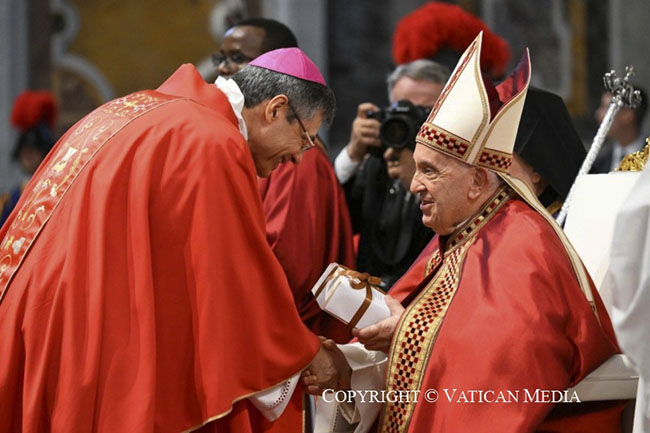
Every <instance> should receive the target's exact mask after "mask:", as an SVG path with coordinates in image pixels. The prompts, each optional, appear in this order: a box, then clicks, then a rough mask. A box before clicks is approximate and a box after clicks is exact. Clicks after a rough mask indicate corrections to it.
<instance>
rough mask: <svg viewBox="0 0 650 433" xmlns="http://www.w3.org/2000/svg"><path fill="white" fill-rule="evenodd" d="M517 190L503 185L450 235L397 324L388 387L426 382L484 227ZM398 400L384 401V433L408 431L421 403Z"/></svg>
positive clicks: (417, 386) (405, 388)
mask: <svg viewBox="0 0 650 433" xmlns="http://www.w3.org/2000/svg"><path fill="white" fill-rule="evenodd" d="M512 195H513V192H512V190H511V189H510V187H508V186H507V185H504V186H503V187H501V188H500V189H499V190H498V191H497V192H496V193H495V194H494V195H493V196H492V197H491V198H490V199H489V200H488V201H487V202H486V203H485V204H484V205H483V207H482V208H481V209H480V210H479V212H477V214H476V215H475V216H474V217H472V218H471V219H470V220H468V222H467V223H465V224H464V225H463V226H462V227H460V228H459V229H458V230H457V231H456V232H455V233H454V234H452V235H451V236H450V237H449V239H448V241H447V244H446V251H445V252H444V255H443V258H442V264H441V267H440V269H439V270H438V272H437V274H436V275H435V276H434V278H433V280H432V281H431V282H430V283H429V285H428V286H427V287H426V288H425V289H424V290H423V291H422V293H420V294H419V295H418V296H417V297H416V298H415V300H414V301H413V302H412V303H411V304H410V305H409V306H408V307H407V308H406V310H405V311H404V314H402V317H401V318H400V321H399V323H398V324H397V329H396V331H395V332H396V335H395V338H393V341H392V343H391V349H390V354H389V358H390V359H389V364H388V373H387V377H386V391H388V392H390V391H395V392H397V393H401V392H405V393H406V392H409V393H411V394H410V395H413V393H412V392H413V391H417V390H419V389H420V387H421V386H422V380H423V379H424V375H425V371H426V366H427V364H428V362H429V358H430V357H431V353H432V350H433V346H434V344H435V342H436V339H437V337H438V331H439V330H440V326H441V325H442V322H443V320H444V318H445V315H446V314H447V311H448V308H449V306H450V305H451V302H452V300H453V298H454V296H455V294H456V291H457V289H458V286H459V284H460V279H461V271H462V265H463V262H464V260H465V257H466V255H467V252H468V250H469V248H470V246H471V245H472V244H473V242H474V240H475V239H476V236H477V234H478V232H479V230H480V229H481V228H482V227H483V226H484V225H485V224H486V223H487V222H488V221H490V219H491V218H492V217H493V216H494V215H496V213H497V212H498V211H499V209H501V208H502V207H503V205H504V204H505V203H506V202H507V201H508V200H509V198H510V197H512ZM437 253H438V254H439V251H437ZM396 395H404V394H396ZM395 400H397V401H395V402H387V403H385V404H384V407H383V409H382V413H381V423H380V428H379V431H380V432H382V433H404V432H406V431H407V430H408V427H409V423H410V421H411V417H412V416H413V412H414V410H415V404H416V403H415V402H414V401H404V400H402V399H395Z"/></svg>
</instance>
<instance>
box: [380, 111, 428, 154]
mask: <svg viewBox="0 0 650 433" xmlns="http://www.w3.org/2000/svg"><path fill="white" fill-rule="evenodd" d="M429 111H430V108H427V107H422V106H419V105H413V104H412V103H411V102H409V101H406V100H402V101H397V102H395V103H393V104H392V105H391V106H390V107H388V108H384V109H382V110H379V111H371V112H368V118H371V119H377V120H379V121H380V122H381V128H380V130H379V138H380V139H381V143H382V146H381V148H371V149H370V151H371V152H373V153H375V152H376V153H377V154H383V153H384V151H385V150H386V148H387V147H393V148H396V149H404V148H406V149H411V150H413V149H415V136H416V135H417V133H418V130H419V129H420V126H422V124H423V123H424V121H425V120H427V116H428V115H429Z"/></svg>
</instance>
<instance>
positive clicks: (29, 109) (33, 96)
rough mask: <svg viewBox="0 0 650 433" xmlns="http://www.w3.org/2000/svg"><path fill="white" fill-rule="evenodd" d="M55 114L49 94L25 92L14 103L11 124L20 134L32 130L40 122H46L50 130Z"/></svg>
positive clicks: (53, 101)
mask: <svg viewBox="0 0 650 433" xmlns="http://www.w3.org/2000/svg"><path fill="white" fill-rule="evenodd" d="M57 114H58V113H57V107H56V101H55V99H54V95H53V94H52V93H51V92H48V91H47V90H41V91H33V90H25V91H24V92H22V93H21V94H20V95H18V97H17V98H16V101H15V102H14V106H13V108H12V110H11V124H12V125H13V126H15V127H16V128H17V129H19V130H21V131H22V132H25V131H28V130H30V129H32V128H33V127H35V126H37V125H38V124H40V123H41V122H46V123H47V125H48V126H49V128H50V129H52V128H53V127H54V123H55V122H56V116H57Z"/></svg>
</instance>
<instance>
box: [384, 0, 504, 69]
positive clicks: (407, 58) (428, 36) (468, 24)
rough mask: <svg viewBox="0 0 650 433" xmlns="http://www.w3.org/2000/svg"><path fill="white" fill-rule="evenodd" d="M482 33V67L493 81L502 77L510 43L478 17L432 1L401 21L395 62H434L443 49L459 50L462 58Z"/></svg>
mask: <svg viewBox="0 0 650 433" xmlns="http://www.w3.org/2000/svg"><path fill="white" fill-rule="evenodd" d="M481 30H483V47H482V50H481V56H482V58H481V68H482V69H483V71H484V72H486V73H488V74H490V75H491V76H492V78H499V77H502V76H503V75H504V74H505V71H506V67H507V66H508V61H509V60H510V47H509V46H508V43H507V42H506V41H505V40H503V39H502V38H501V37H499V36H497V35H496V34H494V33H492V32H491V31H490V29H488V27H487V25H485V23H484V22H483V21H481V20H480V19H479V18H477V17H475V16H474V15H472V14H470V13H468V12H465V11H464V10H463V9H462V8H460V7H459V6H456V5H452V4H447V3H437V2H430V3H427V4H425V5H424V6H421V7H420V8H418V9H416V10H414V11H413V12H411V13H410V14H408V15H407V16H405V17H404V18H402V20H401V21H400V22H399V23H398V24H397V28H396V29H395V34H394V35H393V59H394V60H395V63H396V64H401V63H407V62H412V61H414V60H417V59H432V60H435V58H434V56H435V55H436V54H437V53H438V52H440V51H441V50H444V49H450V50H452V51H456V52H458V56H459V57H460V55H461V54H462V53H463V52H464V51H465V49H466V48H467V47H468V46H469V44H471V43H472V41H473V40H474V38H476V35H478V33H479V32H480V31H481ZM452 67H453V66H452Z"/></svg>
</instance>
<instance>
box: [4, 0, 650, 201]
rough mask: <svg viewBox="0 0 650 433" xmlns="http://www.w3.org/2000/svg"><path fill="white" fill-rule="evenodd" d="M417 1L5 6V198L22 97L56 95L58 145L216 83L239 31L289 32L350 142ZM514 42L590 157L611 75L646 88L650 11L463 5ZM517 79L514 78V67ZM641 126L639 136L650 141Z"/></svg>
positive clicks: (145, 0)
mask: <svg viewBox="0 0 650 433" xmlns="http://www.w3.org/2000/svg"><path fill="white" fill-rule="evenodd" d="M425 3H426V2H425V1H417V0H138V1H126V0H28V1H27V0H0V191H4V190H8V189H9V188H11V187H12V186H13V185H15V184H16V183H18V182H20V179H21V172H20V169H19V167H18V165H17V164H15V163H13V162H12V161H11V157H10V155H11V152H12V149H13V147H14V144H15V141H16V137H17V135H18V132H17V131H16V130H15V129H14V128H13V127H12V126H11V124H10V122H9V117H10V113H11V109H12V105H13V103H14V100H15V98H16V96H17V95H18V94H19V93H20V92H21V91H23V90H24V89H33V90H39V89H47V90H51V91H53V93H54V95H55V98H56V100H57V103H58V105H59V107H60V111H59V116H58V120H57V123H56V125H55V134H56V135H57V136H59V135H61V134H62V133H63V132H64V131H65V130H66V129H67V128H69V127H70V126H71V125H72V124H74V123H75V122H76V121H77V120H79V119H80V118H81V117H83V116H84V115H85V114H87V113H88V112H90V111H91V110H92V109H94V108H95V107H97V106H99V105H101V104H102V103H103V102H105V101H108V100H110V99H112V98H114V97H117V96H121V95H125V94H128V93H130V92H133V91H135V90H139V89H147V88H155V87H157V86H158V85H160V84H161V83H162V82H163V81H164V80H165V79H166V78H167V77H168V76H169V75H170V74H171V73H172V72H173V71H174V70H175V69H176V68H177V67H178V66H179V65H180V64H181V63H188V62H189V63H193V64H195V65H197V66H198V67H199V70H200V71H201V72H202V73H203V75H204V77H206V79H211V80H212V79H214V77H213V75H214V66H213V65H212V63H211V62H210V55H211V54H212V53H213V52H215V51H218V49H219V47H220V43H221V38H222V36H223V34H224V32H225V31H226V30H227V29H228V28H229V27H230V26H231V25H232V24H234V23H236V22H237V20H239V19H241V18H246V17H256V16H263V17H268V18H274V19H276V20H279V21H281V22H283V23H285V24H287V25H288V26H289V27H290V28H291V29H292V30H293V31H294V33H295V34H296V36H297V38H298V41H299V44H300V47H301V48H302V49H303V50H304V51H305V52H307V54H308V55H309V56H310V57H311V58H312V59H313V60H314V61H315V63H316V64H317V65H318V66H319V67H320V68H321V70H322V71H323V73H324V75H325V78H326V80H327V81H328V83H329V84H330V86H331V87H332V88H333V89H334V91H335V93H336V96H337V109H338V114H337V118H336V120H335V122H334V124H333V125H332V127H331V129H330V130H329V131H326V134H325V136H326V140H327V142H328V145H329V148H330V154H331V155H332V157H334V156H336V154H337V153H338V150H339V149H340V148H341V147H342V146H344V145H345V144H346V143H347V140H348V138H349V134H350V124H351V122H352V120H353V119H354V117H355V115H356V110H357V105H358V104H359V103H360V102H364V101H370V102H373V103H375V104H377V105H379V106H386V105H387V103H388V101H387V96H386V93H387V92H386V84H385V79H386V76H387V75H388V74H389V73H390V71H392V69H393V68H394V63H393V60H392V56H391V46H392V36H393V31H394V29H395V26H396V24H397V22H398V21H399V20H400V19H401V18H402V17H404V16H405V15H407V14H408V13H409V12H411V11H413V10H414V9H416V8H417V7H419V6H421V5H423V4H425ZM447 3H455V4H457V5H459V6H461V7H462V8H463V9H465V10H467V11H469V12H471V13H473V14H475V15H477V16H479V17H481V18H482V19H483V20H484V21H485V22H486V24H487V25H488V26H489V27H490V28H491V29H492V31H493V32H495V33H497V34H498V35H500V36H502V37H503V38H504V39H506V40H507V41H508V43H509V44H510V46H511V49H512V59H511V65H510V66H511V67H512V66H513V65H512V63H514V62H516V61H517V60H518V59H519V57H520V56H521V54H522V52H523V49H524V47H526V46H528V47H529V48H530V52H531V59H532V64H533V85H535V86H537V87H541V88H543V89H546V90H550V91H553V92H555V93H557V94H559V95H561V96H562V97H563V98H564V100H565V102H566V104H567V106H568V108H569V111H570V113H571V115H572V117H573V119H574V121H575V124H576V127H577V128H578V131H579V133H580V135H581V137H582V138H583V141H584V143H585V145H586V146H588V145H589V144H590V143H591V139H592V137H593V135H594V134H595V131H596V128H597V124H596V121H595V119H594V112H595V110H596V108H597V107H598V105H599V102H600V97H601V94H602V92H603V84H602V77H603V74H604V73H605V72H607V71H608V70H610V69H612V68H613V69H616V71H617V72H618V74H619V76H621V75H623V73H624V66H625V65H630V64H632V65H634V67H635V71H636V75H635V78H634V79H633V81H635V82H637V83H640V84H641V85H643V86H644V87H645V88H648V87H649V84H650V56H649V55H648V49H649V47H650V33H649V32H648V26H650V0H589V1H588V0H535V1H521V0H458V1H450V2H447ZM509 69H510V68H509ZM648 120H649V119H648V118H646V123H645V129H644V134H645V135H644V136H647V135H648V131H649V130H650V129H649V128H648Z"/></svg>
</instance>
